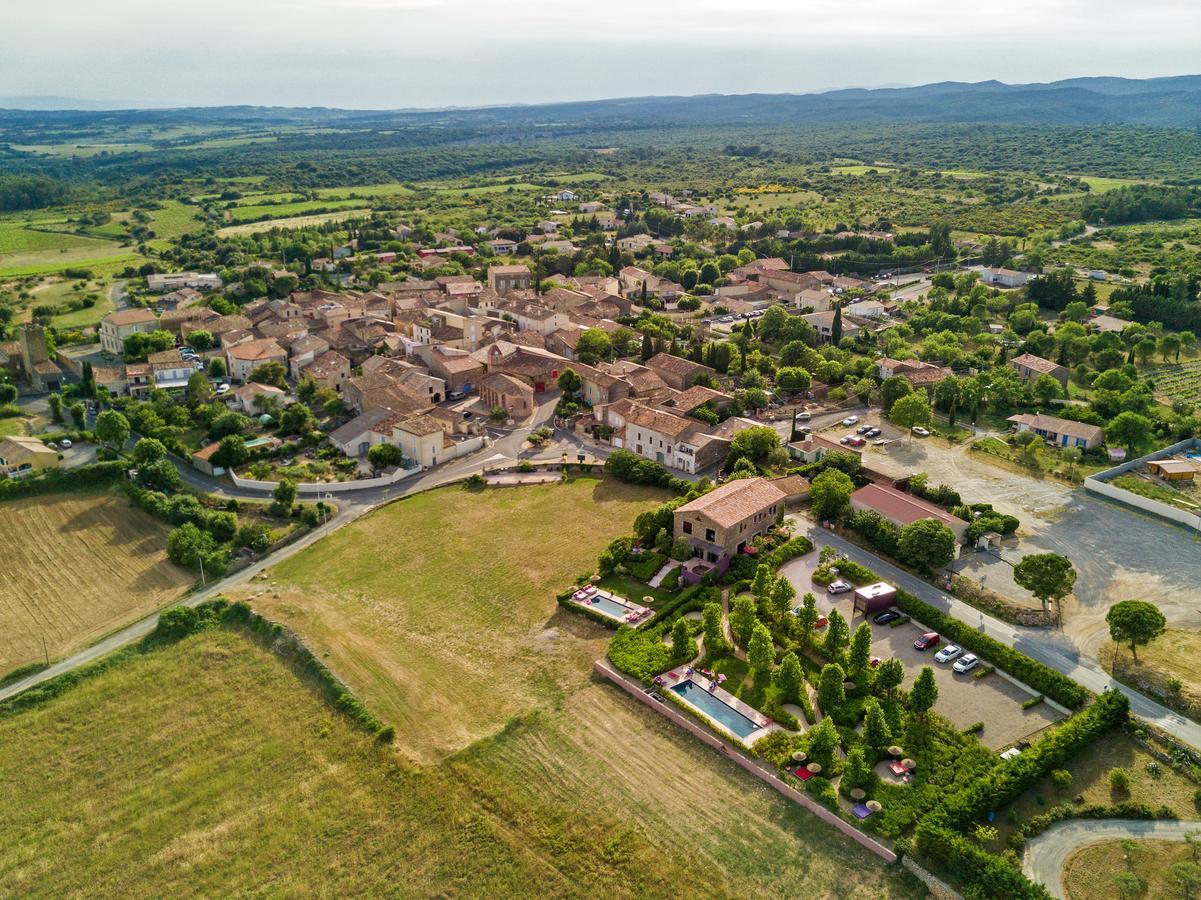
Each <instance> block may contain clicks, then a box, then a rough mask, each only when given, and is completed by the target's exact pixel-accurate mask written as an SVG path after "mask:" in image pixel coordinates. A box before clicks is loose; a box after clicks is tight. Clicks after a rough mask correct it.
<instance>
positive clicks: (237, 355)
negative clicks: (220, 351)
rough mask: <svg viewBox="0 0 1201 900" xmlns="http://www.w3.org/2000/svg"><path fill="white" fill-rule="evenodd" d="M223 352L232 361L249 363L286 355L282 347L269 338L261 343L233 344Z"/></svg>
mask: <svg viewBox="0 0 1201 900" xmlns="http://www.w3.org/2000/svg"><path fill="white" fill-rule="evenodd" d="M225 352H226V353H228V354H229V355H230V356H232V357H233V358H234V359H241V360H248V361H250V362H253V361H255V360H259V359H273V358H277V357H281V356H287V355H288V354H287V353H286V352H285V351H284V348H283V347H281V346H280V345H279V344H277V343H276V342H275V341H273V340H271V339H270V338H268V339H265V340H261V341H247V342H246V343H245V344H235V345H234V346H233V347H230V348H229V349H228V350H226V351H225Z"/></svg>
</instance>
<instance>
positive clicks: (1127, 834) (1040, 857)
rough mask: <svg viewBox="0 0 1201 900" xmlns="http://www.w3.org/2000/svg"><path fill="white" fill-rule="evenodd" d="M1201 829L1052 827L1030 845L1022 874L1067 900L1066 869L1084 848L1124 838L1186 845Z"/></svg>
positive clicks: (1113, 823) (1089, 823)
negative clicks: (1188, 837) (1064, 885)
mask: <svg viewBox="0 0 1201 900" xmlns="http://www.w3.org/2000/svg"><path fill="white" fill-rule="evenodd" d="M1198 829H1201V822H1176V821H1166V820H1159V821H1150V822H1148V821H1144V820H1139V819H1103V820H1101V821H1097V820H1093V819H1088V820H1085V819H1078V820H1075V821H1066V822H1060V823H1058V824H1055V825H1052V826H1051V827H1050V828H1048V829H1047V830H1046V831H1044V832H1043V833H1042V834H1040V835H1038V836H1037V837H1033V838H1031V839H1030V840H1028V841H1027V842H1026V852H1025V855H1024V856H1023V857H1022V871H1023V872H1025V873H1026V877H1027V878H1029V879H1030V880H1031V881H1035V882H1038V883H1040V884H1042V885H1043V886H1045V887H1046V889H1047V890H1048V891H1050V892H1051V895H1052V896H1053V897H1058V898H1064V897H1066V896H1067V895H1066V894H1065V892H1064V889H1063V869H1064V866H1065V865H1067V862H1068V859H1069V858H1070V857H1071V855H1072V854H1073V853H1075V852H1076V851H1077V850H1079V849H1080V848H1081V847H1086V846H1088V845H1089V844H1099V843H1103V842H1105V841H1120V840H1122V839H1124V838H1155V839H1157V840H1162V841H1183V840H1184V836H1185V835H1186V834H1188V833H1189V832H1190V831H1197V830H1198Z"/></svg>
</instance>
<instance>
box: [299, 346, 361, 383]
mask: <svg viewBox="0 0 1201 900" xmlns="http://www.w3.org/2000/svg"><path fill="white" fill-rule="evenodd" d="M343 369H347V370H349V369H350V360H348V359H347V358H346V357H345V356H343V355H342V354H341V353H339V352H338V351H337V350H326V351H325V352H324V353H322V354H321V355H320V356H318V357H317V358H316V359H314V360H313V361H312V362H311V363H309V364H308V365H307V366H305V367H304V368H303V369H302V370H301V372H302V374H304V375H311V376H312V377H314V378H325V377H326V376H328V375H333V374H335V373H337V372H340V371H342V370H343Z"/></svg>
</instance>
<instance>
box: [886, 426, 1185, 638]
mask: <svg viewBox="0 0 1201 900" xmlns="http://www.w3.org/2000/svg"><path fill="white" fill-rule="evenodd" d="M865 449H866V450H867V452H866V453H865V454H864V462H865V464H867V465H869V466H871V467H872V468H874V469H879V470H880V471H882V472H885V473H886V474H888V475H894V476H898V477H899V476H902V475H908V474H911V473H913V472H926V473H928V474H929V476H930V481H931V482H933V483H935V484H938V483H943V484H948V485H950V486H951V487H953V488H955V490H957V491H959V493H960V494H961V495H962V497H963V499H964V500H965V501H966V502H981V501H983V502H987V503H991V504H993V506H995V507H996V508H997V509H998V510H1000V511H1001V512H1004V513H1009V514H1011V515H1015V516H1017V517H1018V518H1019V519H1021V520H1022V526H1021V529H1020V530H1019V532H1018V542H1017V546H1016V547H1015V548H1007V549H1006V550H1005V551H1004V552H1003V556H1004V559H1005V560H1006V561H1007V562H1006V561H1001V560H998V559H996V557H993V556H990V555H988V554H972V555H970V556H969V557H968V558H967V559H966V561H965V563H964V568H965V570H966V571H968V572H970V573H972V574H973V575H975V576H977V577H978V576H980V575H983V576H984V577H985V584H986V586H987V587H989V588H991V589H993V590H995V591H997V592H998V593H1002V594H1005V595H1007V596H1010V597H1013V598H1015V599H1017V600H1020V601H1025V602H1027V603H1033V602H1035V601H1033V598H1031V596H1030V594H1029V593H1028V592H1026V591H1025V590H1024V589H1022V588H1020V587H1018V586H1017V585H1016V584H1014V583H1013V577H1012V564H1013V563H1016V562H1017V561H1018V560H1020V559H1021V558H1022V557H1023V556H1026V555H1028V554H1030V553H1059V554H1061V555H1063V556H1066V557H1067V558H1068V559H1070V560H1071V561H1072V563H1073V565H1074V566H1075V567H1076V571H1077V573H1078V577H1077V580H1076V589H1075V592H1074V596H1073V597H1069V598H1068V600H1067V601H1066V602H1065V604H1064V613H1065V623H1064V632H1063V634H1064V637H1065V639H1066V640H1067V641H1068V643H1069V644H1070V646H1071V648H1072V649H1073V650H1074V651H1075V652H1077V653H1081V654H1087V655H1088V656H1091V657H1092V658H1094V659H1095V658H1096V657H1097V654H1098V653H1099V651H1100V650H1101V648H1102V647H1103V646H1104V645H1105V644H1106V643H1107V642H1108V640H1109V631H1108V627H1107V626H1106V624H1105V613H1106V611H1108V609H1109V607H1110V606H1112V605H1113V604H1115V603H1117V602H1118V601H1120V600H1149V601H1151V602H1152V603H1155V604H1156V605H1157V606H1158V607H1159V608H1160V609H1161V610H1162V611H1163V614H1164V615H1165V616H1166V617H1167V619H1168V622H1169V624H1171V625H1172V626H1173V627H1179V628H1190V629H1196V628H1201V600H1199V599H1198V598H1197V596H1196V590H1197V585H1198V584H1201V537H1199V536H1198V535H1197V534H1196V533H1195V532H1192V531H1189V530H1188V529H1185V528H1181V527H1178V526H1175V525H1171V524H1169V523H1167V522H1164V521H1162V520H1160V519H1156V518H1153V517H1151V516H1146V515H1142V514H1140V513H1138V512H1135V511H1134V510H1132V509H1130V508H1128V507H1125V506H1122V505H1120V504H1117V503H1112V502H1110V501H1108V500H1104V499H1102V498H1100V497H1097V496H1095V495H1093V494H1089V493H1087V492H1086V491H1085V490H1084V489H1083V488H1073V487H1071V486H1070V485H1067V484H1065V483H1063V482H1061V481H1057V480H1055V479H1052V478H1036V477H1034V476H1032V475H1028V474H1024V473H1021V472H1017V471H1011V470H1010V469H1007V468H1002V467H1001V466H998V465H993V464H992V463H990V462H988V461H987V460H986V459H985V458H984V457H982V456H980V455H979V454H975V453H972V452H971V451H970V450H968V449H967V447H966V446H952V445H949V444H947V443H945V442H943V441H940V440H937V439H926V440H914V441H912V442H911V443H904V442H901V443H897V444H890V445H888V446H887V447H874V446H869V447H867V448H865Z"/></svg>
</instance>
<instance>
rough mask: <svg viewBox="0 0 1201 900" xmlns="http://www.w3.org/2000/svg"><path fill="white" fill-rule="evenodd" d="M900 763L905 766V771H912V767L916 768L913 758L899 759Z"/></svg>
mask: <svg viewBox="0 0 1201 900" xmlns="http://www.w3.org/2000/svg"><path fill="white" fill-rule="evenodd" d="M901 765H903V766H904V767H905V769H906V771H909V772H912V771H913V770H914V769H916V768H917V763H915V762H914V761H913V760H911V759H908V758H906V759H903V760H901Z"/></svg>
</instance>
